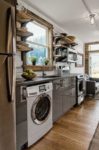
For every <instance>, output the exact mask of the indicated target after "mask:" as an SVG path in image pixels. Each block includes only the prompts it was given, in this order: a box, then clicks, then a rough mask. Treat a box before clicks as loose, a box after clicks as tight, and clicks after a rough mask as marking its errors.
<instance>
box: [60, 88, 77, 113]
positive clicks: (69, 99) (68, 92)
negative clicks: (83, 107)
mask: <svg viewBox="0 0 99 150" xmlns="http://www.w3.org/2000/svg"><path fill="white" fill-rule="evenodd" d="M62 101H63V102H62V103H63V113H66V112H67V111H68V110H69V109H71V108H72V107H73V106H74V105H75V104H76V96H75V88H70V89H66V88H65V89H64V92H63V96H62Z"/></svg>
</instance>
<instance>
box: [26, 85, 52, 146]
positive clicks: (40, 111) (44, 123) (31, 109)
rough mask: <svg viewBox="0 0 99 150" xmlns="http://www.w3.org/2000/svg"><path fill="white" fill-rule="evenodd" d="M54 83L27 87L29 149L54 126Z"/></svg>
mask: <svg viewBox="0 0 99 150" xmlns="http://www.w3.org/2000/svg"><path fill="white" fill-rule="evenodd" d="M52 90H53V86H52V83H51V82H49V83H44V84H40V85H35V86H30V87H27V130H28V147H30V146H31V145H32V144H34V143H35V142H37V141H38V140H39V139H40V138H41V137H43V136H44V135H45V134H46V133H47V132H48V131H49V130H50V129H51V128H52V126H53V123H52Z"/></svg>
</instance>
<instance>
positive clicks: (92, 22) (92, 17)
mask: <svg viewBox="0 0 99 150" xmlns="http://www.w3.org/2000/svg"><path fill="white" fill-rule="evenodd" d="M89 17H90V23H91V24H92V25H93V24H94V23H95V14H91V15H90V16H89Z"/></svg>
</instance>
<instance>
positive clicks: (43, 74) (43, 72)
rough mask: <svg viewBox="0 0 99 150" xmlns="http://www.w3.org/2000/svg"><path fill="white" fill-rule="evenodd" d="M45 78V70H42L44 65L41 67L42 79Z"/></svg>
mask: <svg viewBox="0 0 99 150" xmlns="http://www.w3.org/2000/svg"><path fill="white" fill-rule="evenodd" d="M44 76H46V73H45V70H44V65H43V67H42V77H44Z"/></svg>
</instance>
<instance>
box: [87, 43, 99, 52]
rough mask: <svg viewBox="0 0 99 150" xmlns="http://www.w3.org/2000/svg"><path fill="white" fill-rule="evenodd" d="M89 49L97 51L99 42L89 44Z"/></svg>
mask: <svg viewBox="0 0 99 150" xmlns="http://www.w3.org/2000/svg"><path fill="white" fill-rule="evenodd" d="M89 51H99V44H90V45H89Z"/></svg>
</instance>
